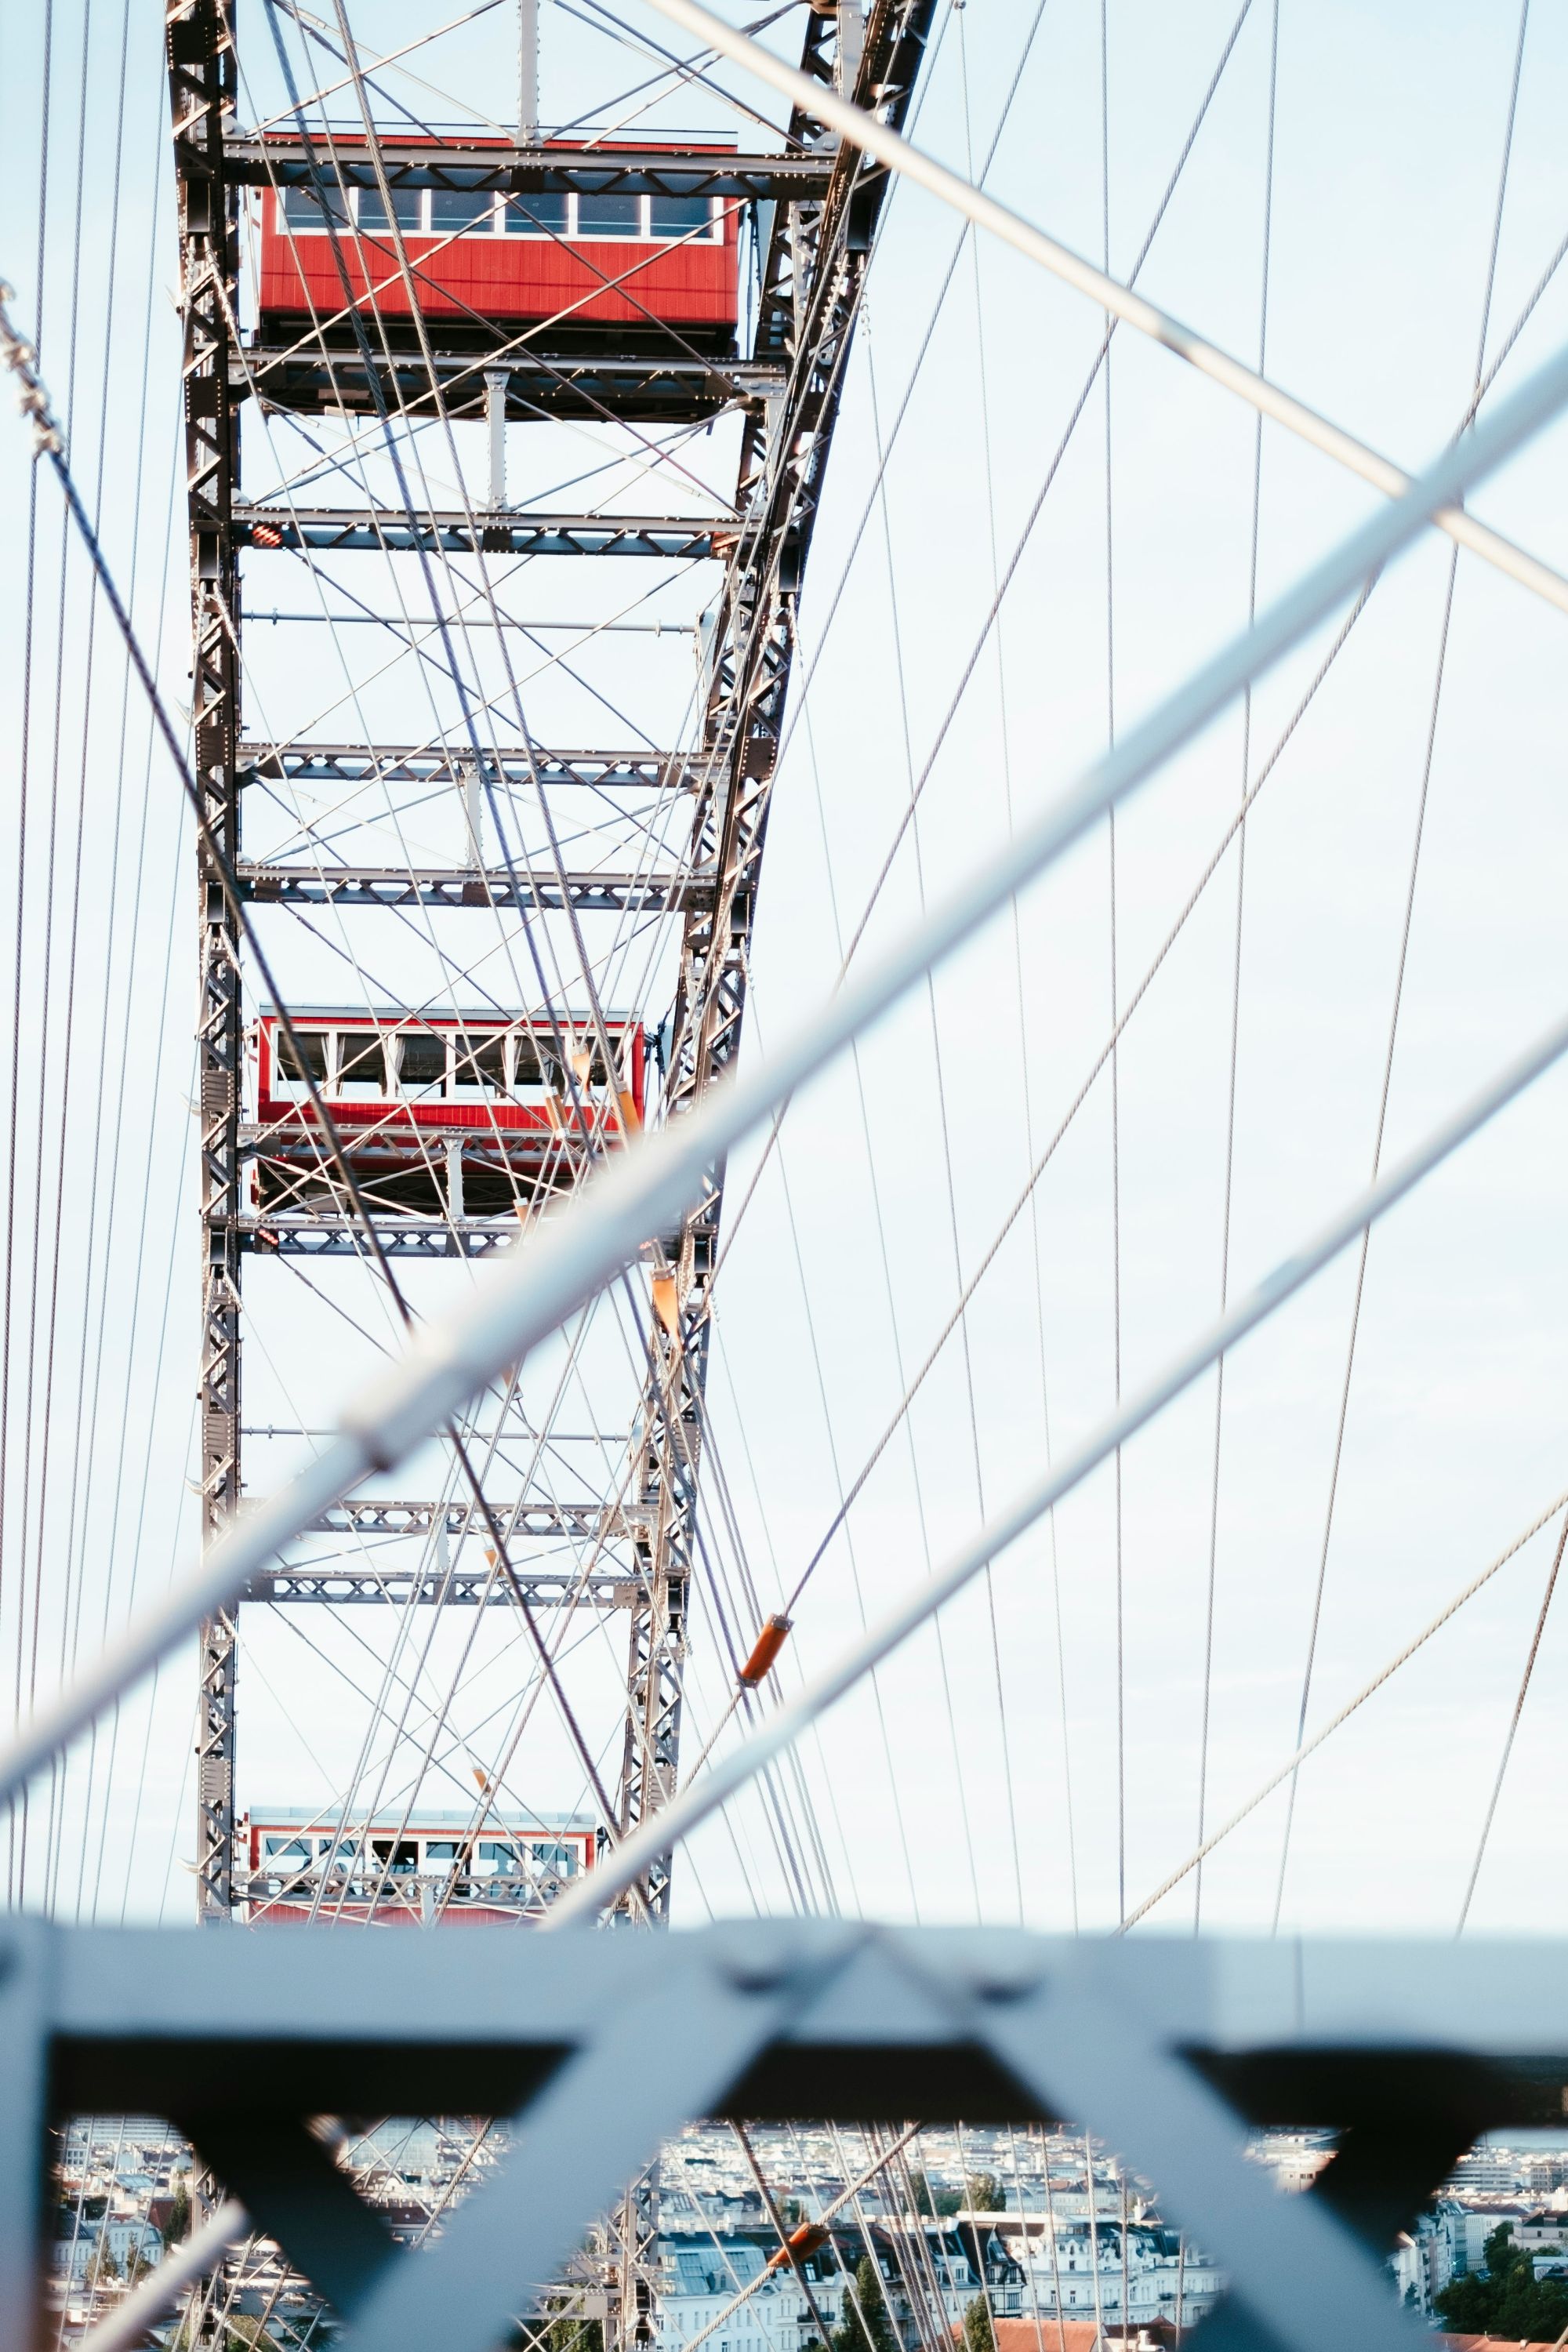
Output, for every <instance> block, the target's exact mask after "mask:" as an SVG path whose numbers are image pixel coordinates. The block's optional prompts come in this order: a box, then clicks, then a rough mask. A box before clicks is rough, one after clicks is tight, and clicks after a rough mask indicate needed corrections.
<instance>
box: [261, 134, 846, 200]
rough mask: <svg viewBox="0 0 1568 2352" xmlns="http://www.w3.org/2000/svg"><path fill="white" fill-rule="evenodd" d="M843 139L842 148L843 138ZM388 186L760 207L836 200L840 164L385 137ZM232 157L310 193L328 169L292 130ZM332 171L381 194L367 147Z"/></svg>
mask: <svg viewBox="0 0 1568 2352" xmlns="http://www.w3.org/2000/svg"><path fill="white" fill-rule="evenodd" d="M835 143H837V142H835ZM376 145H377V149H378V151H379V155H380V160H381V163H382V165H383V168H384V171H385V173H386V178H387V183H388V184H389V185H390V186H392V187H394V188H461V189H464V190H473V189H481V190H487V191H489V193H490V194H503V195H505V194H522V193H523V192H524V191H525V190H527V189H530V188H534V189H542V188H552V189H556V190H559V191H565V190H568V189H576V190H577V192H578V193H579V194H584V195H605V194H612V193H615V194H623V195H650V194H651V195H656V196H659V195H663V196H732V197H734V198H736V199H738V200H742V201H745V202H749V203H757V202H759V201H761V200H763V199H764V198H777V199H779V200H781V201H783V202H784V203H785V204H804V203H809V202H810V201H811V200H812V199H813V198H820V197H822V196H823V195H824V194H826V190H827V184H828V182H829V180H830V178H831V176H832V173H833V170H834V165H835V162H836V158H835V156H834V155H833V154H832V153H831V152H816V153H811V154H803V153H799V152H796V153H793V154H792V153H782V154H776V155H740V154H735V153H732V152H731V153H727V152H724V151H723V150H722V149H717V148H709V149H704V148H700V147H686V148H682V147H681V146H679V144H677V143H673V142H672V143H671V145H669V146H668V147H665V146H664V145H662V144H661V145H660V146H658V148H654V147H636V146H626V147H616V146H614V145H610V144H605V145H604V146H599V145H595V146H594V147H593V148H592V149H591V150H588V149H584V150H583V151H581V152H578V153H576V154H574V153H573V152H571V150H570V149H567V148H563V147H509V146H504V145H500V144H499V143H498V142H495V141H493V140H487V141H479V140H475V141H472V142H469V141H464V140H456V139H427V138H422V137H420V138H408V137H400V136H399V135H398V133H397V132H396V131H383V132H382V133H381V135H380V137H379V138H378V140H377V142H376ZM224 161H225V165H226V170H227V172H228V174H229V177H230V178H231V180H233V181H234V182H235V184H247V185H249V186H251V187H256V188H265V187H271V186H278V187H297V188H300V187H309V186H310V184H311V182H312V179H313V177H314V173H315V170H316V169H317V168H318V167H319V165H320V161H321V157H320V151H319V150H318V151H317V152H316V155H315V157H314V160H313V159H312V156H311V155H310V153H308V152H306V149H305V146H304V144H303V142H301V141H300V138H299V137H298V136H297V134H295V133H294V132H292V131H268V132H266V133H265V134H264V135H262V136H259V137H258V136H255V135H250V136H247V135H244V134H238V135H233V134H231V136H230V137H229V138H228V139H227V140H226V142H225V145H224ZM331 168H332V171H333V173H334V175H335V176H336V177H337V178H338V179H339V180H340V181H341V182H342V184H343V185H344V186H345V187H351V188H353V187H360V188H371V189H374V188H375V186H376V184H377V181H376V168H375V164H374V163H373V162H372V161H371V159H370V157H369V156H368V155H367V154H366V153H365V152H364V150H363V146H362V147H359V148H358V149H357V151H356V148H355V145H354V144H353V142H350V141H347V140H345V139H343V138H342V137H340V138H337V139H335V140H334V141H333V142H332V155H331Z"/></svg>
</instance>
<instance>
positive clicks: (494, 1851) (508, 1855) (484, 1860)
mask: <svg viewBox="0 0 1568 2352" xmlns="http://www.w3.org/2000/svg"><path fill="white" fill-rule="evenodd" d="M516 1868H517V1848H516V1847H515V1846H514V1845H500V1844H498V1843H496V1842H495V1841H494V1840H493V1839H489V1838H484V1839H481V1840H480V1842H479V1859H478V1866H477V1869H476V1872H475V1875H476V1876H477V1877H479V1878H489V1877H493V1876H494V1875H495V1874H496V1873H497V1872H498V1871H510V1870H515V1869H516Z"/></svg>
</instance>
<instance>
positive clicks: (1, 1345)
mask: <svg viewBox="0 0 1568 2352" xmlns="http://www.w3.org/2000/svg"><path fill="white" fill-rule="evenodd" d="M53 70H54V0H44V13H43V88H42V106H41V112H40V122H41V126H42V127H41V131H40V136H39V146H38V234H37V248H36V260H35V271H34V274H35V278H36V282H37V287H38V289H39V329H38V332H39V341H40V345H41V343H42V339H43V332H44V321H43V303H42V296H43V289H44V286H45V282H46V281H45V274H44V262H45V256H46V252H47V229H48V208H49V123H50V112H51V98H52V81H53ZM37 549H38V478H37V469H36V468H34V469H32V470H30V471H29V474H28V478H27V537H26V568H25V575H24V578H25V589H24V600H23V620H22V658H21V672H22V684H21V697H20V703H21V708H20V713H19V718H20V727H19V744H18V750H19V759H18V767H17V793H16V898H15V908H16V911H15V917H14V920H15V924H16V941H15V948H14V952H13V960H12V974H11V1019H10V1038H11V1085H10V1131H11V1133H12V1135H13V1136H16V1134H17V1133H18V1132H19V1129H20V1111H21V1081H22V1052H21V1038H22V992H23V968H24V941H25V919H26V888H27V873H28V866H27V821H28V816H29V813H30V785H31V777H32V750H33V646H34V617H35V614H36V613H37V593H36V589H37ZM16 1210H17V1198H16V1158H15V1154H14V1153H13V1154H12V1155H11V1156H10V1160H9V1165H8V1167H7V1170H6V1178H5V1277H4V1280H5V1296H4V1305H3V1307H0V1578H3V1577H4V1574H5V1504H6V1499H7V1496H8V1495H9V1492H10V1487H11V1362H12V1348H13V1337H14V1328H13V1311H14V1305H15V1282H16V1261H17V1248H16V1240H17V1226H16ZM31 1425H32V1423H31V1414H30V1412H28V1413H26V1414H25V1416H24V1420H23V1441H22V1442H23V1446H24V1448H26V1446H28V1445H29V1444H30V1443H31V1435H30V1433H31ZM23 1544H24V1547H25V1544H26V1521H25V1519H24V1524H23ZM25 1591H26V1561H25V1559H23V1560H21V1561H19V1562H18V1564H17V1569H16V1656H15V1661H14V1673H13V1677H12V1721H13V1723H17V1722H19V1721H20V1720H21V1714H22V1655H23V1625H24V1622H25V1619H24V1610H25ZM26 1803H27V1800H26V1795H25V1794H24V1796H23V1798H22V1800H21V1803H20V1805H19V1806H18V1804H17V1803H16V1801H12V1802H11V1803H10V1804H9V1805H8V1806H7V1808H6V1900H7V1903H8V1905H11V1906H15V1905H16V1903H17V1901H18V1899H19V1897H20V1894H21V1891H22V1890H21V1885H20V1879H19V1875H18V1865H19V1861H20V1855H19V1838H18V1830H19V1822H18V1815H20V1822H21V1823H24V1824H25V1822H26Z"/></svg>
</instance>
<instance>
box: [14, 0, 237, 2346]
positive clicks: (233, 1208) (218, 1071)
mask: <svg viewBox="0 0 1568 2352" xmlns="http://www.w3.org/2000/svg"><path fill="white" fill-rule="evenodd" d="M165 27H166V40H167V56H168V68H169V96H170V106H171V111H172V115H173V121H174V166H175V179H176V183H177V187H178V193H179V207H180V214H179V219H180V286H181V309H182V313H183V317H184V358H183V368H182V373H183V376H184V411H185V474H186V501H187V515H188V523H189V532H190V562H191V630H192V646H193V653H192V664H191V678H192V684H191V734H192V740H193V744H194V754H195V756H194V761H193V765H194V769H195V777H196V782H197V785H198V787H199V790H200V792H201V794H202V802H203V808H204V812H205V818H206V821H207V824H209V826H210V827H211V829H212V831H213V834H214V835H216V840H217V842H218V843H219V845H220V846H221V848H222V850H223V852H224V853H225V854H226V856H228V857H229V858H231V859H232V858H234V857H235V856H237V855H238V851H239V793H238V789H237V782H236V761H237V752H238V748H239V726H240V721H239V675H240V666H239V642H238V628H239V565H238V562H237V555H236V550H235V540H234V533H233V530H232V528H231V515H232V499H233V494H234V487H235V484H236V482H237V479H238V462H239V428H238V423H237V417H236V414H235V408H234V403H233V400H232V397H231V394H230V391H229V385H230V383H231V380H232V376H233V371H234V353H233V350H232V346H231V336H230V321H231V320H233V318H234V316H235V310H236V302H237V288H238V278H239V233H238V204H237V197H236V194H235V191H234V189H233V186H232V185H231V184H230V183H229V181H228V179H227V176H226V170H225V159H224V144H223V142H224V131H225V127H226V124H225V117H226V116H227V115H232V112H233V110H234V106H235V103H236V100H237V94H238V79H239V78H238V69H237V63H236V59H235V54H234V45H233V41H232V38H231V37H230V32H229V27H228V21H227V16H226V8H225V6H224V5H223V0H168V5H167V8H166V12H165ZM196 885H197V891H198V894H199V901H200V951H199V986H200V1003H199V1011H198V1015H197V1026H196V1040H197V1062H198V1084H197V1101H198V1104H199V1107H200V1121H201V1162H200V1184H201V1202H202V1223H203V1256H204V1263H203V1276H202V1354H201V1370H200V1376H199V1389H200V1418H201V1497H202V1517H203V1525H204V1529H205V1535H206V1537H207V1539H208V1540H209V1541H210V1540H211V1539H212V1538H214V1537H216V1534H217V1533H218V1531H219V1529H220V1528H222V1526H223V1525H224V1523H225V1521H226V1519H228V1518H229V1517H232V1515H233V1513H234V1511H235V1509H236V1508H237V1505H238V1502H239V1491H240V1476H239V1375H240V1360H239V1359H240V1349H239V1318H240V1300H239V1267H240V1249H239V1240H238V1233H237V1216H238V1212H239V1207H240V1163H239V1112H240V1075H241V1068H242V1062H243V1055H244V1017H243V1010H242V1004H241V992H240V964H239V951H238V950H239V942H238V934H237V928H236V924H235V919H234V915H233V911H232V909H231V908H229V906H228V904H227V902H226V898H225V894H224V890H223V887H222V883H221V879H220V877H219V872H218V868H217V866H216V864H215V862H214V860H213V859H212V857H211V856H209V855H208V853H207V851H206V850H205V847H201V846H198V849H197V874H196ZM200 1654H201V1684H200V1711H199V1721H198V1727H197V1735H196V1863H195V1874H196V1903H197V1908H198V1912H199V1915H200V1916H202V1917H203V1918H204V1919H226V1918H227V1916H228V1914H229V1905H230V1900H231V1895H232V1878H231V1873H232V1853H233V1840H232V1837H231V1834H230V1832H231V1830H232V1827H233V1808H234V1731H235V1724H234V1678H235V1640H234V1619H233V1616H232V1614H231V1612H228V1611H222V1612H219V1613H218V1614H217V1615H216V1617H213V1618H209V1619H208V1620H207V1622H205V1624H204V1626H203V1627H202V1630H201V1634H200ZM0 2333H3V2331H0ZM16 2340H17V2341H20V2338H17V2339H16Z"/></svg>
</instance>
